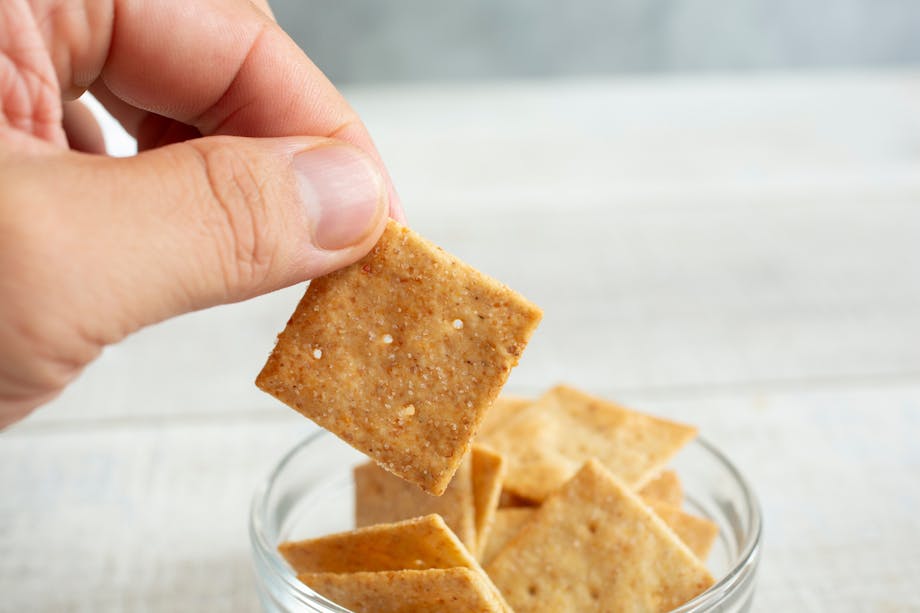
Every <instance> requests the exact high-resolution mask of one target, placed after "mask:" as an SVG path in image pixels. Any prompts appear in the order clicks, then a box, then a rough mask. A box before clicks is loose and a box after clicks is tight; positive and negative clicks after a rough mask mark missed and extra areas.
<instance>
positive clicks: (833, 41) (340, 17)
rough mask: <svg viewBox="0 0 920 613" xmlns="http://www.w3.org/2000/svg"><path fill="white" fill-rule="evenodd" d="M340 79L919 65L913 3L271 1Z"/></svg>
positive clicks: (919, 34) (919, 18) (919, 19)
mask: <svg viewBox="0 0 920 613" xmlns="http://www.w3.org/2000/svg"><path fill="white" fill-rule="evenodd" d="M272 6H273V8H274V10H275V13H276V16H277V17H278V19H279V21H280V22H281V24H282V25H283V26H284V27H285V29H287V30H288V32H290V33H291V35H292V36H293V37H294V38H295V40H297V41H298V43H299V44H300V45H301V46H302V47H303V48H304V49H305V50H306V51H307V52H308V53H309V54H310V56H311V57H312V58H313V60H314V61H315V62H316V63H317V64H319V66H320V67H321V68H322V69H323V70H325V71H326V73H327V74H328V75H329V76H330V77H331V78H332V79H333V81H335V82H337V83H342V84H344V83H353V82H381V81H428V80H438V81H442V80H456V79H492V78H508V77H538V76H565V75H596V74H611V73H633V72H646V71H652V72H662V71H687V70H691V71H734V70H747V69H782V68H800V67H856V66H858V67H864V66H878V65H899V64H908V63H916V62H918V61H920V1H916V0H722V1H718V2H717V1H714V0H576V1H572V2H566V1H564V0H552V1H550V0H470V1H466V2H463V1H461V2H456V1H455V2H435V1H427V0H392V1H389V2H386V1H383V0H273V1H272Z"/></svg>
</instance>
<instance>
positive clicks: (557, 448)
mask: <svg viewBox="0 0 920 613" xmlns="http://www.w3.org/2000/svg"><path fill="white" fill-rule="evenodd" d="M695 436H696V428H694V427H691V426H686V425H683V424H679V423H676V422H673V421H669V420H666V419H661V418H658V417H652V416H651V415H645V414H643V413H637V412H635V411H631V410H629V409H626V408H624V407H621V406H619V405H617V404H614V403H612V402H609V401H606V400H602V399H600V398H595V397H593V396H589V395H588V394H585V393H583V392H580V391H578V390H575V389H572V388H570V387H566V386H562V385H560V386H557V387H554V388H553V389H551V390H550V391H548V392H547V393H546V394H544V395H543V396H542V397H541V398H540V399H539V400H537V401H536V402H535V403H534V404H532V405H530V406H529V407H526V408H524V409H523V410H522V411H521V412H520V413H518V414H517V415H516V416H514V417H513V418H511V419H510V420H509V421H508V422H506V423H505V424H504V425H503V426H501V427H500V428H498V429H496V430H495V431H493V432H492V433H491V434H489V435H488V436H486V437H484V438H483V439H482V441H481V442H482V443H483V444H484V445H486V446H488V447H490V448H492V449H494V450H495V451H497V452H499V453H501V454H502V456H504V458H505V461H506V462H507V463H508V472H507V474H506V475H505V485H504V487H505V489H507V490H509V491H510V492H512V493H514V494H517V495H518V496H521V497H523V498H527V499H530V500H534V501H540V500H543V499H544V498H546V496H547V495H549V494H550V493H551V492H552V491H553V490H555V489H556V488H558V487H559V486H561V485H562V484H563V483H565V482H566V481H567V480H568V479H569V478H570V477H571V476H572V475H574V474H575V472H576V471H577V470H578V469H579V467H581V465H582V464H583V463H584V462H585V461H587V460H589V459H590V458H597V459H598V460H599V461H600V462H601V463H602V464H603V465H604V466H605V467H606V468H607V469H608V470H609V471H610V472H612V473H613V474H615V475H616V476H617V477H618V478H619V479H620V480H622V481H623V482H624V483H626V485H627V486H629V487H631V488H639V487H641V486H642V485H643V484H644V483H645V482H646V481H647V480H648V479H649V478H651V477H652V476H653V475H654V474H655V473H656V472H657V471H658V470H660V469H661V468H662V467H663V466H664V465H665V464H666V463H667V461H668V460H669V459H671V457H672V456H673V455H674V454H676V453H677V452H678V451H679V450H680V448H681V447H683V446H684V445H685V444H687V443H688V442H689V441H690V440H692V439H693V438H694V437H695Z"/></svg>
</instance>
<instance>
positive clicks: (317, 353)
mask: <svg viewBox="0 0 920 613" xmlns="http://www.w3.org/2000/svg"><path fill="white" fill-rule="evenodd" d="M313 357H314V358H315V359H317V360H318V359H320V358H321V357H323V350H322V349H314V350H313Z"/></svg>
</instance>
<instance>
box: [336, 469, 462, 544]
mask: <svg viewBox="0 0 920 613" xmlns="http://www.w3.org/2000/svg"><path fill="white" fill-rule="evenodd" d="M354 479H355V525H356V526H358V527H361V526H370V525H373V524H380V523H387V522H394V521H400V520H403V519H408V518H410V517H418V516H419V515H428V514H429V513H437V514H438V515H440V516H441V517H443V518H444V521H445V522H447V525H448V527H449V528H450V529H451V530H453V532H454V534H456V535H457V536H458V537H459V538H460V540H461V541H462V542H463V544H464V545H466V546H467V548H468V549H469V550H470V551H471V552H475V551H476V508H475V506H474V498H473V479H472V459H471V457H470V456H467V457H466V458H465V459H464V461H463V462H462V463H461V464H460V468H458V469H457V472H456V473H454V478H453V479H451V481H450V484H449V485H448V486H447V489H446V490H445V491H444V493H443V494H442V495H440V496H432V495H431V494H426V493H425V492H423V491H422V490H420V489H418V488H417V487H416V486H415V485H413V484H412V483H409V482H408V481H403V480H402V479H400V478H399V477H397V476H395V475H393V474H391V473H388V472H387V471H385V470H383V469H382V468H380V467H379V466H377V465H376V464H374V463H373V462H367V463H365V464H361V465H359V466H356V467H355V468H354Z"/></svg>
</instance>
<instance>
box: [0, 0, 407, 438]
mask: <svg viewBox="0 0 920 613" xmlns="http://www.w3.org/2000/svg"><path fill="white" fill-rule="evenodd" d="M86 90H89V91H90V92H92V93H93V94H94V95H95V96H96V97H97V98H98V99H99V100H100V101H101V102H102V103H103V104H104V105H105V106H106V107H107V108H108V109H109V111H110V112H111V113H112V114H113V115H114V116H115V117H116V118H117V119H118V120H119V121H120V122H121V123H122V125H123V126H124V127H125V128H126V129H127V130H128V131H129V132H130V133H131V134H132V135H134V136H135V137H136V138H137V139H138V149H139V152H140V153H139V154H138V155H137V156H135V157H132V158H124V159H115V158H109V157H106V156H105V155H104V150H105V149H104V143H103V140H102V134H101V132H100V130H99V127H98V126H97V125H96V123H95V121H94V120H93V118H92V115H91V114H90V113H89V112H88V111H87V110H86V109H85V108H84V107H82V106H81V105H80V103H79V102H75V99H76V98H78V97H79V96H80V95H81V94H82V93H83V92H84V91H86ZM324 147H344V148H345V151H346V153H347V154H348V155H351V156H354V157H355V159H358V160H359V162H360V161H361V160H366V162H367V165H366V169H367V170H366V172H364V174H363V175H362V176H365V177H369V178H368V179H367V180H366V181H365V183H366V184H367V185H369V186H370V188H371V189H372V190H373V191H372V192H370V193H371V194H377V193H378V192H379V198H378V197H377V196H374V198H377V199H378V204H377V205H374V204H373V203H372V207H373V206H378V208H379V210H380V214H379V215H375V216H373V217H367V218H366V219H364V218H362V219H363V220H362V221H361V222H360V223H361V224H364V225H361V226H360V228H356V229H354V232H352V234H354V240H353V241H351V242H349V243H348V244H346V245H337V248H335V249H328V248H324V247H323V246H322V245H323V244H325V243H323V241H322V240H321V238H318V236H319V234H318V232H319V231H318V230H317V228H318V227H319V226H318V225H317V224H318V222H317V220H316V219H314V217H315V216H312V215H313V214H312V213H311V212H310V211H311V209H310V208H309V207H305V206H304V202H303V197H302V192H301V191H298V187H297V186H298V183H297V180H296V178H295V174H294V171H293V170H292V168H293V167H294V162H293V161H292V160H294V159H295V158H296V157H297V156H298V155H300V154H301V153H302V152H305V151H306V152H312V151H328V150H326V149H323V148H324ZM362 172H363V171H362ZM356 181H357V179H356ZM363 184H364V183H363ZM0 186H2V187H0V427H3V426H5V425H7V424H10V423H12V422H14V421H16V420H17V419H20V418H21V417H23V416H24V415H26V414H27V413H29V412H30V411H31V410H33V409H34V408H35V407H37V406H39V405H41V404H42V403H45V402H47V401H48V400H50V399H51V398H53V397H54V396H56V395H57V394H58V393H59V392H60V391H61V390H62V389H63V388H64V386H66V385H67V384H68V383H69V382H70V381H72V380H73V378H74V377H75V376H77V374H79V372H80V371H81V370H82V369H83V368H84V367H85V366H86V364H88V363H89V362H90V361H92V360H93V359H94V358H95V357H96V356H97V355H98V354H99V352H100V351H101V350H102V348H103V347H104V346H106V345H108V344H112V343H116V342H118V341H119V340H121V339H123V338H124V337H125V336H127V335H128V334H131V333H132V332H134V331H136V330H138V329H139V328H141V327H143V326H146V325H149V324H152V323H155V322H157V321H161V320H163V319H165V318H168V317H172V316H175V315H178V314H180V313H184V312H188V311H192V310H196V309H202V308H206V307H209V306H213V305H216V304H221V303H226V302H234V301H239V300H244V299H246V298H249V297H252V296H255V295H258V294H261V293H265V292H269V291H272V290H274V289H278V288H280V287H283V286H287V285H291V284H294V283H298V282H301V281H304V280H306V279H309V278H313V277H316V276H319V275H322V274H325V273H327V272H330V271H332V270H334V269H336V268H340V267H342V266H345V265H347V264H350V263H351V262H353V261H355V260H357V259H358V258H360V257H361V256H362V255H364V254H365V253H366V252H367V251H368V250H369V249H370V248H371V247H372V246H373V244H374V243H375V242H376V240H377V238H378V237H379V235H380V233H381V232H382V230H383V225H384V223H385V220H386V216H387V213H389V215H390V216H392V217H394V218H396V219H399V220H402V219H403V215H402V210H401V207H400V204H399V200H398V198H397V196H396V192H395V190H394V189H393V186H392V183H391V181H390V180H389V178H388V176H387V174H386V171H385V169H384V167H383V165H382V163H381V161H380V156H379V154H378V153H377V150H376V148H375V147H374V144H373V142H372V141H371V138H370V136H369V134H368V132H367V130H366V128H365V127H364V125H363V124H362V123H361V120H360V118H359V117H358V116H357V115H356V114H355V112H354V111H353V110H352V109H351V107H349V105H348V104H347V102H346V101H345V100H344V99H343V98H342V96H341V95H340V93H339V92H338V91H337V90H336V89H335V88H334V87H333V85H332V84H331V83H330V82H329V81H328V79H326V77H325V76H324V75H323V74H322V72H321V71H320V70H319V69H318V68H317V67H316V66H315V65H314V64H313V63H312V62H311V61H310V59H309V58H308V57H307V56H306V55H305V54H304V53H303V52H302V51H301V50H300V49H299V48H298V47H297V46H296V45H295V44H294V43H293V42H292V41H291V40H290V38H289V37H288V36H287V35H286V34H285V33H284V32H283V31H282V30H281V29H280V28H279V27H278V25H277V24H276V23H275V21H274V18H273V16H272V14H271V11H270V9H269V8H268V6H267V4H266V3H265V2H263V1H256V0H252V1H249V0H194V1H189V0H2V2H0ZM371 210H373V209H371ZM365 217H366V216H365ZM365 222H366V223H365ZM354 223H355V224H357V223H359V222H358V221H354Z"/></svg>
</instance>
